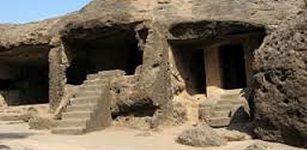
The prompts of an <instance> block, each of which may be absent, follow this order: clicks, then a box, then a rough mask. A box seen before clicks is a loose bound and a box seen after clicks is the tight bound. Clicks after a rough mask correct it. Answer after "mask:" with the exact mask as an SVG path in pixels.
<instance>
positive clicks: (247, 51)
mask: <svg viewBox="0 0 307 150" xmlns="http://www.w3.org/2000/svg"><path fill="white" fill-rule="evenodd" d="M257 47H258V40H257V39H249V40H246V41H245V42H244V43H243V48H244V59H245V70H246V86H247V87H250V86H251V84H252V79H253V70H252V65H253V64H252V63H253V53H254V51H255V49H256V48H257Z"/></svg>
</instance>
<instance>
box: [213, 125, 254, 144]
mask: <svg viewBox="0 0 307 150" xmlns="http://www.w3.org/2000/svg"><path fill="white" fill-rule="evenodd" d="M215 131H216V132H217V134H218V135H220V136H221V137H223V138H224V139H225V140H227V141H244V140H250V139H251V138H252V137H251V136H250V135H248V134H246V133H243V132H239V131H236V130H228V129H225V128H221V129H216V130H215Z"/></svg>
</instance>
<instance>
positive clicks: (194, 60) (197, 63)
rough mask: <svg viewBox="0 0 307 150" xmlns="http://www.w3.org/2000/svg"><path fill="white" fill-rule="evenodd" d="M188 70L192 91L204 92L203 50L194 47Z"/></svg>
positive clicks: (196, 92)
mask: <svg viewBox="0 0 307 150" xmlns="http://www.w3.org/2000/svg"><path fill="white" fill-rule="evenodd" d="M189 70H190V79H191V84H192V88H193V92H194V93H195V94H206V73H205V58H204V50H202V49H196V50H194V51H192V52H191V58H190V62H189Z"/></svg>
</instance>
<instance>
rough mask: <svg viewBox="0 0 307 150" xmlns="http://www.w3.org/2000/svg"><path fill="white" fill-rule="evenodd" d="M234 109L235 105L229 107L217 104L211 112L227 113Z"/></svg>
mask: <svg viewBox="0 0 307 150" xmlns="http://www.w3.org/2000/svg"><path fill="white" fill-rule="evenodd" d="M234 107H235V105H229V104H218V105H215V106H214V107H213V111H226V110H227V111H228V110H232V109H233V108H234Z"/></svg>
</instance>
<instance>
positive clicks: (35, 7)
mask: <svg viewBox="0 0 307 150" xmlns="http://www.w3.org/2000/svg"><path fill="white" fill-rule="evenodd" d="M90 1H91V0H2V1H1V4H0V23H27V22H32V21H39V20H43V19H47V18H51V17H56V16H61V15H64V14H66V13H69V12H73V11H76V10H79V9H81V8H82V7H83V6H85V5H86V4H88V3H89V2H90Z"/></svg>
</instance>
